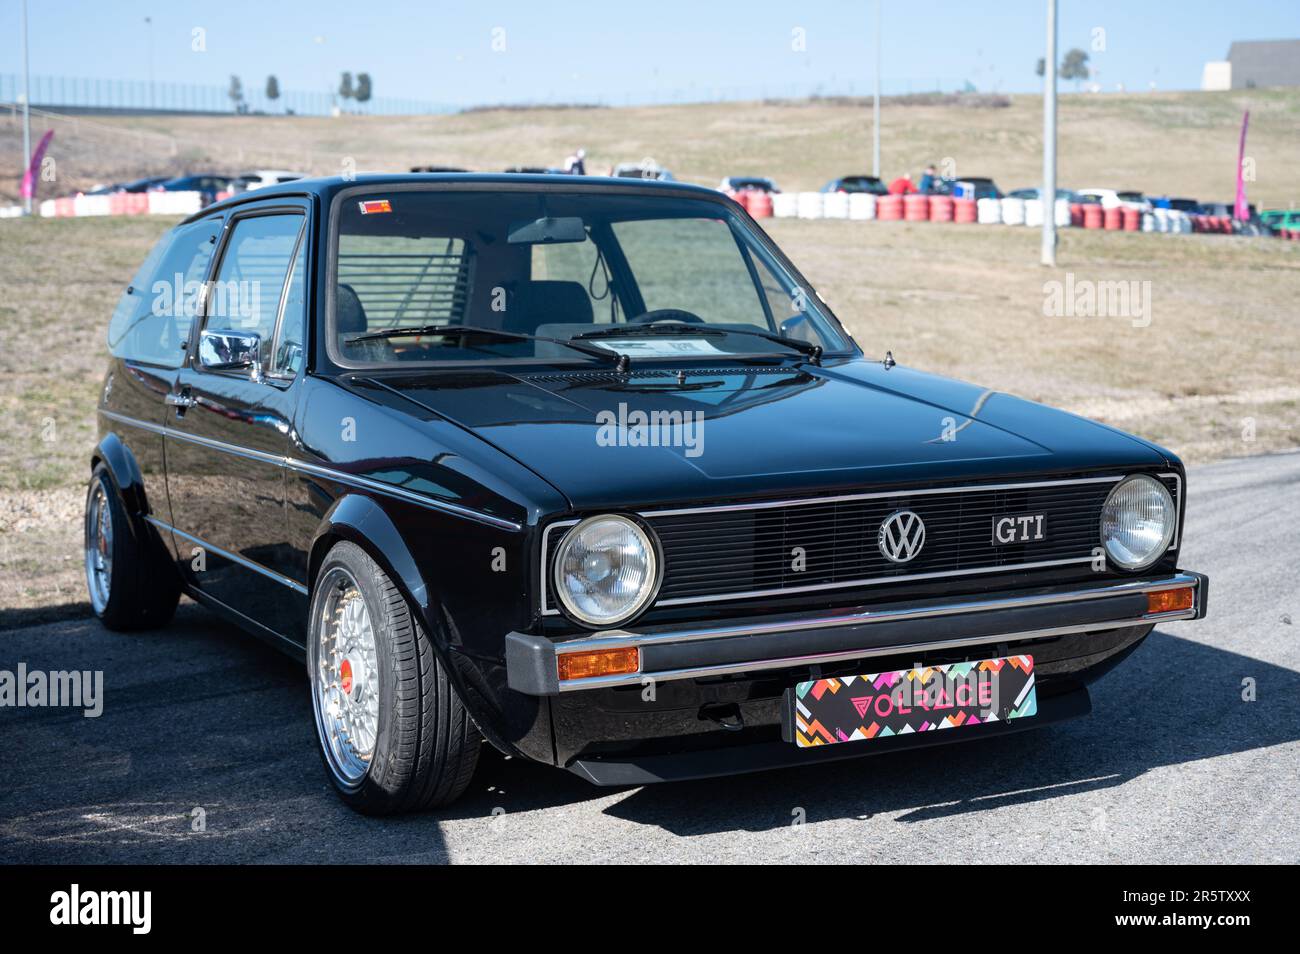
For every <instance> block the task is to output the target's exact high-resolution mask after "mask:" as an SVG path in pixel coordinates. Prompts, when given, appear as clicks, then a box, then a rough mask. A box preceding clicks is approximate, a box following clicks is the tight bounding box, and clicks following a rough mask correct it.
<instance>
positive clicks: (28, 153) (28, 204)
mask: <svg viewBox="0 0 1300 954" xmlns="http://www.w3.org/2000/svg"><path fill="white" fill-rule="evenodd" d="M31 168H32V74H31V67H30V66H29V64H28V62H27V0H23V172H24V174H26V173H27V172H28V171H29V170H30V169H31ZM31 184H32V188H31V189H28V190H27V191H26V193H25V194H24V195H23V214H24V215H31V214H32V191H33V189H34V188H35V186H36V178H35V176H33V177H32V181H31Z"/></svg>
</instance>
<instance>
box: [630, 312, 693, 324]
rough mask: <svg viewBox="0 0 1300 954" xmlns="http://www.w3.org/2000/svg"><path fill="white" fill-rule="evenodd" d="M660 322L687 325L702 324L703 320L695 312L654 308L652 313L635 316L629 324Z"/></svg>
mask: <svg viewBox="0 0 1300 954" xmlns="http://www.w3.org/2000/svg"><path fill="white" fill-rule="evenodd" d="M660 321H680V322H682V323H684V324H688V325H702V324H704V319H703V318H701V317H700V316H699V315H697V314H695V312H693V311H685V310H684V309H681V308H656V309H655V310H654V311H647V312H646V313H645V314H643V315H637V316H636V317H635V318H633V319H632V320H631V321H630V322H629V324H633V325H653V324H655V323H656V322H660Z"/></svg>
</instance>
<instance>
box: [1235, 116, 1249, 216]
mask: <svg viewBox="0 0 1300 954" xmlns="http://www.w3.org/2000/svg"><path fill="white" fill-rule="evenodd" d="M1249 124H1250V110H1249V109H1248V110H1246V113H1245V115H1243V116H1242V117H1241V145H1240V146H1239V147H1238V148H1237V204H1236V207H1235V208H1234V209H1233V210H1232V217H1233V218H1234V219H1236V220H1237V221H1238V222H1247V221H1249V220H1250V206H1249V205H1247V204H1246V175H1245V170H1244V169H1243V168H1242V167H1243V166H1245V164H1246V126H1247V125H1249Z"/></svg>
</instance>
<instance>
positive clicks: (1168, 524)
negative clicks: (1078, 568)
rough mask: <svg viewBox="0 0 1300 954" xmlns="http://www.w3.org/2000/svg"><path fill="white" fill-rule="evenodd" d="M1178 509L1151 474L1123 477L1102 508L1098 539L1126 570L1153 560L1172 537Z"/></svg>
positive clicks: (1154, 560) (1147, 563)
mask: <svg viewBox="0 0 1300 954" xmlns="http://www.w3.org/2000/svg"><path fill="white" fill-rule="evenodd" d="M1177 521H1178V512H1177V510H1176V509H1175V507H1174V498H1173V497H1171V496H1170V495H1169V491H1168V490H1166V489H1165V486H1164V484H1162V483H1160V481H1158V480H1156V479H1155V478H1154V477H1147V476H1145V475H1143V476H1137V477H1126V478H1124V479H1123V480H1121V481H1120V482H1119V483H1118V484H1116V485H1115V487H1114V488H1113V489H1112V490H1111V492H1110V495H1109V496H1108V497H1107V498H1106V503H1105V505H1104V506H1103V507H1102V508H1101V542H1102V544H1103V545H1104V546H1105V547H1106V554H1107V555H1108V556H1109V557H1110V558H1111V560H1113V561H1114V562H1115V563H1117V564H1118V565H1119V566H1122V567H1123V568H1124V569H1126V570H1141V569H1143V568H1144V567H1148V566H1150V565H1151V564H1152V563H1155V562H1156V560H1158V559H1160V557H1161V556H1162V555H1164V552H1165V550H1167V549H1168V548H1169V541H1170V540H1172V539H1173V537H1174V524H1175V523H1177Z"/></svg>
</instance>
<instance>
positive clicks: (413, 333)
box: [347, 324, 630, 371]
mask: <svg viewBox="0 0 1300 954" xmlns="http://www.w3.org/2000/svg"><path fill="white" fill-rule="evenodd" d="M458 334H474V335H487V336H489V337H494V338H511V339H513V340H515V341H549V342H550V343H551V344H557V345H563V346H564V347H566V348H571V349H573V350H574V351H580V352H582V353H583V354H585V355H588V356H590V357H593V358H599V359H600V360H601V361H604V362H606V363H609V362H610V361H612V362H613V363H614V366H615V367H616V368H617V369H618V370H619V371H626V370H627V369H628V367H629V365H630V360H629V358H628V356H627V355H625V354H619V353H618V352H617V351H612V350H610V349H609V348H600V347H587V346H586V345H583V344H579V343H578V342H576V341H568V340H566V339H564V338H548V337H547V336H546V335H529V334H524V333H523V332H521V331H503V330H502V329H500V328H483V327H480V326H478V325H446V324H444V325H417V326H416V327H414V328H383V329H381V330H379V331H366V332H362V333H361V334H359V335H356V336H355V337H352V338H348V339H347V343H348V344H355V343H357V342H358V341H380V340H382V339H385V338H405V337H417V336H422V335H447V336H451V335H458Z"/></svg>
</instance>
